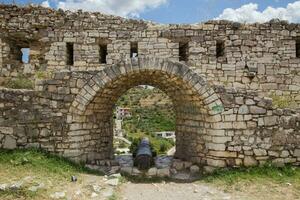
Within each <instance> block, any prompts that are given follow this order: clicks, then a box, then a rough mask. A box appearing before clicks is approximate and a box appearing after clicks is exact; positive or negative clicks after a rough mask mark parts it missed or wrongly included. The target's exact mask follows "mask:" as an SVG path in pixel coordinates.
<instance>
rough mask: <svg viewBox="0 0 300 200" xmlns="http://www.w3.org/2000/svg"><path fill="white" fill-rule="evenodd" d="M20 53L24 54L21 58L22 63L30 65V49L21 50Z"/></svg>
mask: <svg viewBox="0 0 300 200" xmlns="http://www.w3.org/2000/svg"><path fill="white" fill-rule="evenodd" d="M20 51H21V53H22V56H21V61H22V63H25V64H27V63H29V60H30V57H29V54H30V48H21V49H20Z"/></svg>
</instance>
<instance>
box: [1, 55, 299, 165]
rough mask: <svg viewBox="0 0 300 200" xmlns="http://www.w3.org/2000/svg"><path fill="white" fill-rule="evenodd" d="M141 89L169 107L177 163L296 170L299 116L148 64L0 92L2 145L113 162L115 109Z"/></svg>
mask: <svg viewBox="0 0 300 200" xmlns="http://www.w3.org/2000/svg"><path fill="white" fill-rule="evenodd" d="M153 66H156V67H153ZM166 77H168V78H166ZM140 84H151V85H153V86H156V87H158V88H160V89H162V90H163V91H165V92H166V93H167V94H168V95H169V96H170V98H171V99H172V101H173V102H174V107H175V113H176V139H177V143H176V147H177V152H176V156H177V157H178V158H181V159H183V160H188V161H191V162H194V163H198V164H201V165H204V166H209V167H227V166H241V165H245V166H252V165H257V164H263V163H265V162H266V161H271V162H274V163H276V164H278V165H282V164H284V163H292V164H295V165H299V162H300V155H299V150H300V132H299V130H300V123H299V122H300V111H299V110H298V111H297V110H291V109H275V108H273V106H272V100H271V99H270V98H265V97H260V96H259V95H258V94H257V93H256V92H249V91H247V90H245V89H244V90H242V89H239V90H237V89H235V88H231V87H224V86H212V85H210V84H208V83H207V82H206V81H204V80H203V79H202V78H201V77H199V76H198V75H197V74H196V73H195V72H193V70H189V69H188V66H186V65H183V64H181V63H178V62H171V61H167V60H164V59H153V58H152V59H141V58H139V59H138V61H134V62H133V63H128V62H126V63H124V64H121V65H118V66H113V67H107V68H105V69H104V70H100V71H76V72H75V71H65V72H57V73H54V74H53V76H52V78H51V79H49V80H38V81H37V82H36V90H35V91H22V90H8V89H2V90H1V96H0V97H1V99H0V105H1V108H0V111H1V115H0V116H1V118H0V119H1V120H0V127H1V131H0V132H1V140H0V141H1V143H0V144H1V145H2V147H4V148H15V147H19V148H24V147H29V146H35V147H41V148H43V149H46V150H48V151H50V152H54V153H57V154H60V155H63V156H65V157H68V158H71V159H73V160H76V161H84V162H88V163H95V162H98V163H99V162H101V161H102V160H107V159H111V158H112V153H113V150H112V141H113V138H112V136H113V130H112V127H113V125H112V113H113V105H114V103H115V102H116V101H117V99H118V98H119V96H120V95H121V94H123V93H124V92H125V91H126V90H127V89H128V88H131V87H133V86H135V85H140Z"/></svg>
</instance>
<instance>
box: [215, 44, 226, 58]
mask: <svg viewBox="0 0 300 200" xmlns="http://www.w3.org/2000/svg"><path fill="white" fill-rule="evenodd" d="M216 51H217V58H219V57H222V56H224V54H225V44H224V41H217V47H216Z"/></svg>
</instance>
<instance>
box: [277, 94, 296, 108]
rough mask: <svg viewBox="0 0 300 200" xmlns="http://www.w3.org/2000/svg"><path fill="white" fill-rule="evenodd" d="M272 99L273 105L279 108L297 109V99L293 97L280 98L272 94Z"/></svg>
mask: <svg viewBox="0 0 300 200" xmlns="http://www.w3.org/2000/svg"><path fill="white" fill-rule="evenodd" d="M271 98H272V100H273V105H274V106H275V107H277V108H296V107H297V103H296V101H295V99H293V98H292V97H291V96H278V95H276V94H274V93H273V94H272V95H271Z"/></svg>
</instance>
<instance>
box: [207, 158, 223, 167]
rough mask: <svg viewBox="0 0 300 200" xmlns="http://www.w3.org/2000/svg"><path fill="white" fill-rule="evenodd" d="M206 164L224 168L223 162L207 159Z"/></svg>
mask: <svg viewBox="0 0 300 200" xmlns="http://www.w3.org/2000/svg"><path fill="white" fill-rule="evenodd" d="M207 164H208V165H209V166H213V167H226V162H225V160H215V159H211V158H208V159H207Z"/></svg>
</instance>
